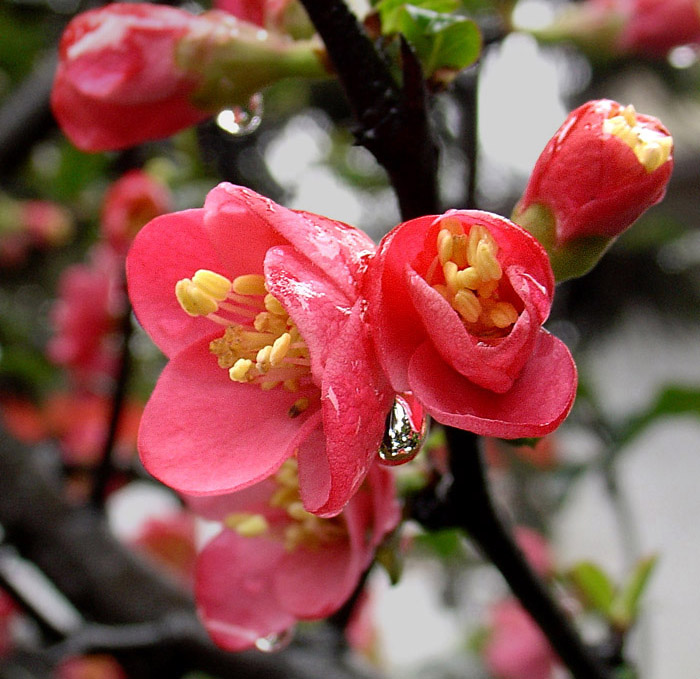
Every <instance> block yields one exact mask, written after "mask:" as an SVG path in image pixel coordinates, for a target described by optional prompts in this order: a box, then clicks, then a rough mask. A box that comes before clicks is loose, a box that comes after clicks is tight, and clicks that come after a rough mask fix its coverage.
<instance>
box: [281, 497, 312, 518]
mask: <svg viewBox="0 0 700 679" xmlns="http://www.w3.org/2000/svg"><path fill="white" fill-rule="evenodd" d="M287 514H289V516H291V517H292V518H293V519H294V520H295V521H304V520H305V519H308V518H309V517H313V514H309V512H307V511H306V510H305V509H304V505H303V504H302V503H301V501H299V500H297V501H296V502H292V503H290V504H289V505H288V506H287Z"/></svg>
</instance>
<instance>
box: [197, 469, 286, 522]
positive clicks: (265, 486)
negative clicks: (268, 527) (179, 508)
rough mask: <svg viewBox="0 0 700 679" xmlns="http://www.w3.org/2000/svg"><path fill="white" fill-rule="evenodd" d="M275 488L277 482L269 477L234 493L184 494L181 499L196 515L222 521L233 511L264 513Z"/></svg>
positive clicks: (268, 507) (267, 508)
mask: <svg viewBox="0 0 700 679" xmlns="http://www.w3.org/2000/svg"><path fill="white" fill-rule="evenodd" d="M277 488H278V485H277V483H276V482H275V480H274V479H273V478H271V477H270V478H267V479H265V480H263V481H260V482H259V483H255V484H253V485H252V486H250V487H248V488H244V489H243V490H238V491H236V492H234V493H226V494H224V495H195V496H184V498H183V499H184V500H185V501H186V502H187V505H188V506H189V508H190V509H191V510H192V511H194V512H195V513H196V514H197V515H199V516H201V517H203V518H205V519H209V520H211V521H223V520H224V519H225V518H226V517H227V516H228V515H229V514H233V513H234V512H250V513H253V514H263V513H266V512H267V511H268V510H269V509H270V496H271V495H272V494H273V493H274V492H275V491H276V490H277Z"/></svg>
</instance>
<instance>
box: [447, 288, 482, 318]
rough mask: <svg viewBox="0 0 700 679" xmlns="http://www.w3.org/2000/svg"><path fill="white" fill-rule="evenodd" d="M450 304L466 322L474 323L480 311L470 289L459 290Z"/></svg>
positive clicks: (477, 301) (479, 306) (478, 304)
mask: <svg viewBox="0 0 700 679" xmlns="http://www.w3.org/2000/svg"><path fill="white" fill-rule="evenodd" d="M452 306H453V307H454V308H455V309H456V310H457V311H458V312H459V315H460V316H461V317H462V318H463V319H464V320H465V321H467V323H476V322H477V321H478V320H479V314H480V313H481V304H480V303H479V300H478V299H477V297H476V295H475V294H474V293H473V292H472V291H471V290H460V291H459V292H458V293H457V294H456V295H455V298H454V301H453V302H452Z"/></svg>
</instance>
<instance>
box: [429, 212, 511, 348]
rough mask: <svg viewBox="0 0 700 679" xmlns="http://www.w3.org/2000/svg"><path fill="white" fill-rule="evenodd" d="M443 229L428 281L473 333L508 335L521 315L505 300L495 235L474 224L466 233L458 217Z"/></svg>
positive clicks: (448, 220)
mask: <svg viewBox="0 0 700 679" xmlns="http://www.w3.org/2000/svg"><path fill="white" fill-rule="evenodd" d="M440 227H441V228H440V231H439V232H438V235H437V256H436V257H435V259H434V260H433V262H432V263H431V265H430V267H429V268H428V272H427V274H426V281H427V282H428V283H429V284H430V285H431V286H432V287H433V288H434V289H435V290H437V291H438V292H439V293H440V294H441V295H442V296H443V297H444V298H445V299H446V300H447V301H448V302H449V303H450V305H451V306H452V308H453V309H454V310H455V311H456V312H457V313H458V314H459V315H460V317H461V319H462V321H463V322H464V325H465V326H466V328H467V330H469V332H471V333H472V334H474V335H478V336H480V337H487V338H488V337H503V336H505V335H507V334H508V332H509V331H510V328H511V327H512V326H513V324H514V323H515V322H516V321H517V320H518V315H519V314H518V311H517V309H516V308H515V306H514V305H513V304H512V303H511V302H509V301H507V300H506V299H504V298H503V297H504V295H505V293H506V288H505V286H504V282H505V281H503V282H502V278H503V270H502V269H501V265H500V263H499V261H498V258H497V254H498V245H497V243H496V241H495V240H494V238H493V236H492V235H491V232H490V231H489V230H488V229H487V228H486V227H485V226H483V225H481V224H474V225H473V226H472V227H471V228H470V229H469V232H468V233H466V232H465V230H464V227H463V226H462V223H461V222H460V221H459V219H457V218H456V217H444V218H443V219H442V220H441V222H440ZM434 279H435V280H437V281H438V282H436V283H433V280H434ZM443 281H444V282H443Z"/></svg>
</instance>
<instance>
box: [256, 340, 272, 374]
mask: <svg viewBox="0 0 700 679" xmlns="http://www.w3.org/2000/svg"><path fill="white" fill-rule="evenodd" d="M270 354H272V346H271V345H269V344H268V345H266V346H264V347H263V348H262V349H260V351H258V354H257V356H256V357H255V367H256V368H257V369H258V371H259V372H261V373H266V372H267V371H268V370H269V369H270Z"/></svg>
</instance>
